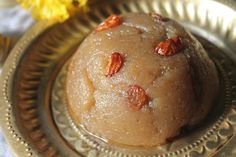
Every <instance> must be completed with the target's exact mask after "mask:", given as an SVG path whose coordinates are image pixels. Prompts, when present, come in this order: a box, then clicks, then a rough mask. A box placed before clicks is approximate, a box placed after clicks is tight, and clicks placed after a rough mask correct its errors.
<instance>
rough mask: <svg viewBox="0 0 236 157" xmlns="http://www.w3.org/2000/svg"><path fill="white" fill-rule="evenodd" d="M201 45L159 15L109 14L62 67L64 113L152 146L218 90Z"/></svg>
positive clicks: (104, 133)
mask: <svg viewBox="0 0 236 157" xmlns="http://www.w3.org/2000/svg"><path fill="white" fill-rule="evenodd" d="M218 83H219V80H218V77H217V71H216V68H215V66H214V64H213V62H212V61H211V60H210V58H209V57H208V55H207V53H206V52H205V50H204V49H203V47H202V46H201V44H200V43H199V42H198V41H197V40H196V39H195V38H194V37H193V36H192V35H191V34H190V33H189V32H187V31H186V30H185V29H184V28H183V27H182V26H181V25H180V24H179V23H177V22H176V21H174V20H171V19H168V18H165V17H162V16H160V15H158V14H153V13H152V14H143V13H129V14H127V15H124V16H118V15H111V16H110V17H109V18H108V19H107V20H106V21H104V22H103V23H102V24H100V25H99V26H98V27H97V28H96V29H95V30H94V31H93V32H92V33H91V34H90V35H89V36H88V37H87V38H86V39H85V40H84V41H83V43H82V44H81V45H80V47H79V48H78V50H77V52H76V53H75V54H74V55H73V57H72V59H71V62H70V64H69V70H68V73H67V82H66V92H67V99H68V108H69V111H70V115H71V116H72V117H73V119H74V120H75V121H76V123H78V124H79V125H83V126H84V127H85V128H86V129H87V130H88V131H89V132H90V133H92V134H95V135H97V136H99V137H101V138H104V139H106V140H108V141H112V142H116V143H119V144H124V145H131V146H145V147H149V146H156V145H160V144H163V143H165V142H166V140H167V139H168V138H171V137H174V136H176V135H178V134H179V132H180V130H181V128H182V127H183V126H186V125H196V124H198V123H199V122H200V121H202V120H203V119H204V118H205V117H206V115H207V114H208V112H209V110H210V108H211V106H212V103H213V100H214V99H215V97H216V96H217V91H218Z"/></svg>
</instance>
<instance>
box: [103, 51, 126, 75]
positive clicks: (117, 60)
mask: <svg viewBox="0 0 236 157" xmlns="http://www.w3.org/2000/svg"><path fill="white" fill-rule="evenodd" d="M123 62H124V59H123V57H122V55H121V54H120V53H118V52H114V53H112V55H111V58H110V60H109V62H108V64H107V68H106V76H107V77H112V76H113V75H114V74H116V73H117V72H119V70H120V69H121V67H122V66H123Z"/></svg>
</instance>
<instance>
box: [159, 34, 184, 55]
mask: <svg viewBox="0 0 236 157" xmlns="http://www.w3.org/2000/svg"><path fill="white" fill-rule="evenodd" d="M183 48H184V44H183V42H182V40H181V38H180V37H173V38H170V39H167V40H165V41H162V42H160V43H158V44H157V45H156V47H155V53H158V54H160V55H162V56H171V55H174V54H176V53H179V52H180V51H181V50H183Z"/></svg>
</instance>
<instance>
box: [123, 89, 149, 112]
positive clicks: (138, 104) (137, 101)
mask: <svg viewBox="0 0 236 157" xmlns="http://www.w3.org/2000/svg"><path fill="white" fill-rule="evenodd" d="M127 94H128V100H129V104H130V107H131V108H133V109H134V110H136V111H138V110H140V109H141V108H142V107H143V106H145V105H147V104H148V101H149V97H148V96H147V95H146V92H145V90H144V89H142V88H141V87H139V86H138V85H131V86H129V89H128V91H127Z"/></svg>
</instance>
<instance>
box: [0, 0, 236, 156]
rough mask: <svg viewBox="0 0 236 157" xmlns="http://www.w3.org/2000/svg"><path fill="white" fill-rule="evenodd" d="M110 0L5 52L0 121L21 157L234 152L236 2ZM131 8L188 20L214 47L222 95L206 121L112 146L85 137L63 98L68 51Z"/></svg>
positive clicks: (43, 26) (44, 27) (44, 26)
mask: <svg viewBox="0 0 236 157" xmlns="http://www.w3.org/2000/svg"><path fill="white" fill-rule="evenodd" d="M104 2H105V3H104ZM104 2H101V1H99V3H97V4H94V5H93V6H92V9H91V10H92V11H91V12H90V13H87V14H84V15H78V16H75V17H72V18H71V19H69V20H67V21H66V22H64V23H61V24H56V25H51V24H50V23H48V22H40V23H38V24H37V25H35V27H33V28H32V29H31V30H30V31H29V32H28V33H27V34H26V35H25V36H24V37H23V38H22V39H21V40H20V41H19V42H18V44H17V45H16V47H15V48H14V49H13V50H12V52H11V53H10V56H9V57H8V58H7V61H6V62H5V64H4V66H3V71H2V75H1V80H0V82H1V83H0V89H2V90H1V91H0V98H1V99H0V104H1V107H0V113H1V114H2V115H3V116H1V118H0V120H1V125H2V128H3V131H4V134H5V136H6V137H7V141H8V142H9V143H10V144H11V146H12V148H13V150H14V151H15V153H16V154H17V155H18V156H20V157H23V156H65V157H67V156H70V157H74V156H90V157H93V156H121V157H123V156H130V157H131V156H132V157H135V156H140V157H141V156H153V157H154V156H160V157H169V156H180V157H183V156H186V157H201V156H202V157H203V156H204V157H205V156H218V157H233V156H236V137H235V133H236V70H235V69H236V52H235V49H236V45H235V43H236V4H234V3H233V1H229V0H228V1H220V0H218V1H213V0H204V1H195V0H177V1H171V0H113V1H104ZM219 10H220V11H219ZM126 12H158V13H161V14H163V15H166V16H169V17H171V18H173V19H177V20H179V21H180V22H182V23H183V25H185V26H186V27H188V28H189V29H190V30H191V31H192V32H194V33H195V34H196V35H197V36H198V38H199V40H200V41H201V42H202V43H203V45H204V46H205V48H206V49H207V50H208V51H209V54H210V56H211V58H212V59H213V60H214V61H215V63H216V65H217V68H218V71H219V75H220V79H221V89H222V90H221V96H220V98H219V100H220V101H219V102H217V103H216V104H215V108H214V110H213V111H212V114H210V115H209V117H208V119H207V120H206V123H205V124H203V125H202V126H201V127H199V128H198V129H196V131H194V132H190V133H188V134H187V135H185V136H183V137H179V138H177V139H176V140H175V141H174V142H172V143H168V144H166V145H164V146H161V147H158V148H155V149H150V150H142V149H135V148H134V149H130V148H122V147H119V146H115V145H114V146H110V145H107V144H106V143H101V142H99V140H97V139H96V138H91V136H87V134H86V133H84V132H83V131H82V130H81V128H79V127H78V126H76V125H74V124H73V121H71V119H70V118H69V116H68V114H67V111H66V108H65V105H64V104H65V103H66V102H65V101H63V99H64V92H63V88H64V87H63V84H64V83H63V82H64V81H65V75H64V73H63V71H64V70H63V68H66V66H64V65H66V64H65V63H66V62H67V61H68V59H69V57H70V56H71V55H72V54H73V52H74V51H75V50H76V48H77V47H78V45H79V44H80V42H81V41H82V40H83V39H84V37H85V36H86V35H87V34H88V33H89V32H90V31H91V29H93V28H94V27H96V25H97V24H98V23H100V22H101V21H102V20H103V19H105V18H106V17H107V16H108V15H110V14H112V13H118V14H124V13H126ZM229 15H230V16H229ZM205 39H207V40H208V41H210V42H211V43H213V44H210V43H208V42H207V41H205Z"/></svg>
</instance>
